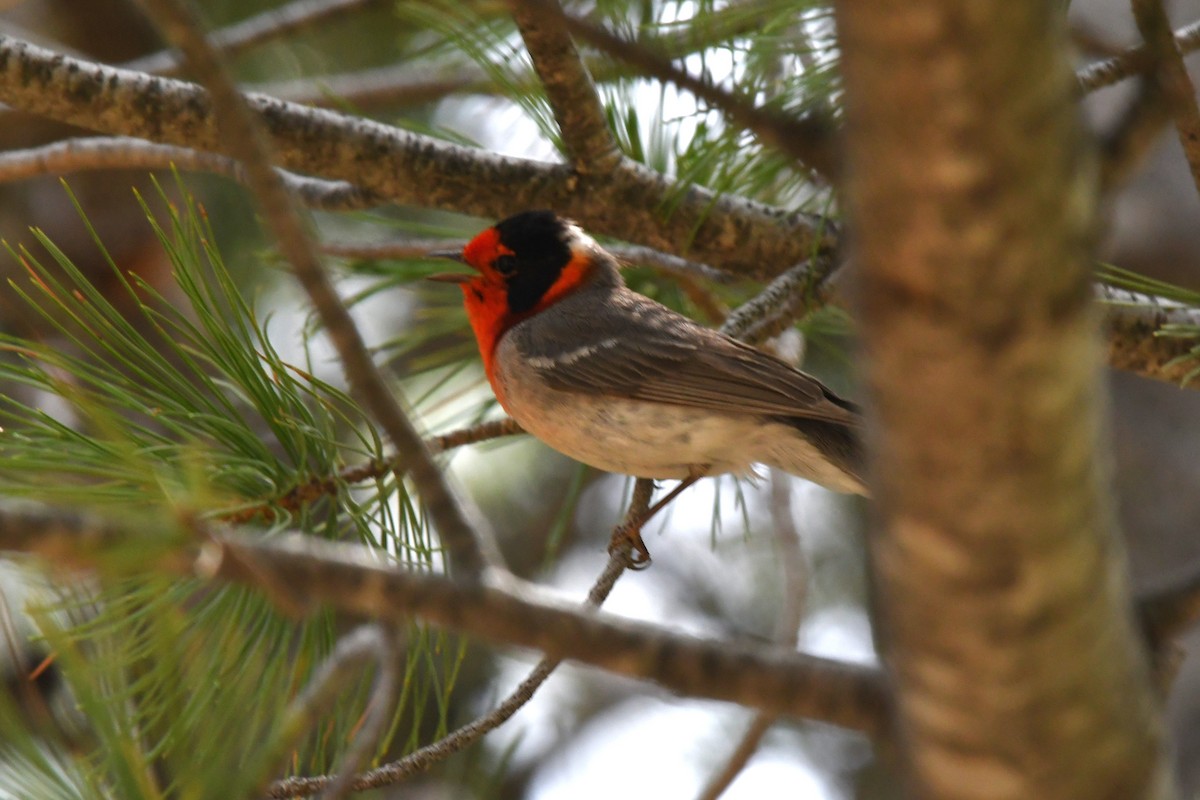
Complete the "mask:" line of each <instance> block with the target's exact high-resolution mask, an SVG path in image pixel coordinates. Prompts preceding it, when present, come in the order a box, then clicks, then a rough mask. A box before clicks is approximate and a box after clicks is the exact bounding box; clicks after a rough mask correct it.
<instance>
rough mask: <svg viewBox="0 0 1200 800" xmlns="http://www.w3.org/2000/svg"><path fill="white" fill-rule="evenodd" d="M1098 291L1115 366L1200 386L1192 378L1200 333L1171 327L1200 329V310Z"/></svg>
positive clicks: (1118, 291)
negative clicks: (1181, 330) (1184, 331)
mask: <svg viewBox="0 0 1200 800" xmlns="http://www.w3.org/2000/svg"><path fill="white" fill-rule="evenodd" d="M1095 291H1096V296H1097V299H1099V300H1100V301H1101V303H1102V306H1101V307H1102V308H1103V310H1104V320H1105V324H1106V327H1107V328H1108V363H1109V366H1112V367H1114V368H1116V369H1123V370H1128V371H1129V372H1134V373H1137V374H1138V375H1143V376H1145V377H1148V378H1154V379H1156V380H1160V381H1167V382H1168V383H1174V384H1176V385H1182V386H1186V387H1189V388H1197V387H1196V385H1195V384H1194V383H1193V382H1192V381H1191V378H1192V374H1193V373H1194V372H1195V370H1196V368H1197V367H1200V359H1197V354H1196V348H1197V346H1200V336H1197V335H1187V334H1186V333H1183V332H1180V331H1172V330H1171V328H1172V327H1173V326H1179V327H1182V328H1188V329H1195V330H1197V331H1200V310H1197V309H1194V308H1190V307H1188V306H1183V305H1179V304H1178V303H1173V302H1171V301H1169V300H1163V299H1162V298H1158V297H1154V296H1152V295H1147V294H1141V293H1139V292H1131V291H1127V290H1125V289H1117V288H1114V287H1112V286H1104V285H1099V286H1097V287H1096V290H1095ZM1185 381H1186V383H1185Z"/></svg>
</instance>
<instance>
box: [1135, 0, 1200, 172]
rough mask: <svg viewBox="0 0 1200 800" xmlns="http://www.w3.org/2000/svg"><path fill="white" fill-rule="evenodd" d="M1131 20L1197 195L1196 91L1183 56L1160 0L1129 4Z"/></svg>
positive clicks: (1199, 117) (1199, 110) (1199, 111)
mask: <svg viewBox="0 0 1200 800" xmlns="http://www.w3.org/2000/svg"><path fill="white" fill-rule="evenodd" d="M1133 17H1134V19H1135V20H1137V26H1138V30H1139V31H1141V34H1142V39H1143V40H1145V43H1146V48H1147V51H1148V52H1149V54H1150V58H1151V61H1152V65H1153V70H1154V76H1153V79H1154V80H1157V81H1158V85H1159V87H1160V88H1161V89H1162V93H1163V99H1164V100H1166V103H1167V107H1168V108H1169V109H1170V111H1171V117H1172V119H1174V121H1175V130H1176V131H1177V132H1178V133H1179V143H1180V144H1181V145H1183V154H1184V156H1185V157H1186V158H1187V162H1188V166H1189V167H1190V168H1191V170H1192V182H1193V183H1194V184H1195V186H1196V191H1197V192H1200V105H1197V103H1196V87H1195V86H1193V85H1192V79H1191V78H1190V77H1189V76H1188V71H1187V67H1186V66H1185V65H1184V63H1183V54H1182V53H1181V52H1180V51H1179V48H1178V47H1177V46H1176V44H1175V37H1174V36H1173V35H1172V33H1171V20H1170V19H1169V18H1168V17H1167V11H1166V9H1165V8H1164V7H1163V4H1162V0H1133Z"/></svg>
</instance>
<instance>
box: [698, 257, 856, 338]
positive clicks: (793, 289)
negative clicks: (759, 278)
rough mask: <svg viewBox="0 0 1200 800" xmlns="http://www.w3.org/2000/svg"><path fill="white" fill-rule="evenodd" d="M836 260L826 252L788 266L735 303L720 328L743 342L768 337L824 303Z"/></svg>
mask: <svg viewBox="0 0 1200 800" xmlns="http://www.w3.org/2000/svg"><path fill="white" fill-rule="evenodd" d="M837 263H838V261H837V258H836V256H834V255H833V254H828V255H822V256H818V257H816V258H814V259H811V260H809V261H805V262H804V263H802V264H798V265H796V266H794V267H792V268H791V269H789V270H787V271H786V272H784V273H783V274H782V275H780V276H779V277H778V278H776V279H775V280H773V281H771V283H769V284H767V286H766V287H765V288H764V289H763V290H762V291H761V292H759V293H758V294H757V295H755V296H754V297H753V298H752V299H750V300H749V301H747V302H745V303H743V304H742V305H741V306H739V307H738V308H737V309H736V310H735V311H734V312H733V313H732V314H730V315H729V318H728V319H727V320H725V324H724V325H723V326H722V327H721V330H722V331H724V332H725V333H728V334H729V335H730V336H733V337H734V338H737V339H742V340H743V341H747V342H761V341H763V340H765V339H769V338H771V337H772V336H774V335H776V334H777V333H779V332H780V331H781V330H783V329H784V328H786V327H788V326H789V325H791V324H792V323H793V322H794V321H795V320H796V319H798V318H800V317H803V316H804V315H806V314H808V313H810V312H811V311H814V310H815V309H817V308H820V307H821V306H823V305H824V304H825V301H826V300H827V299H828V295H829V278H830V276H832V275H833V273H834V270H835V268H836V266H837Z"/></svg>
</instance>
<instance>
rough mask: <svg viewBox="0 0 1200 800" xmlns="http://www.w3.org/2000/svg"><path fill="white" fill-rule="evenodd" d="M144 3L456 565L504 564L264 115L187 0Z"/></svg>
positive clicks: (473, 571)
mask: <svg viewBox="0 0 1200 800" xmlns="http://www.w3.org/2000/svg"><path fill="white" fill-rule="evenodd" d="M142 3H143V5H144V6H146V7H147V8H148V9H150V10H151V11H152V12H153V16H154V17H155V19H156V21H157V22H158V24H159V26H160V27H161V29H162V30H163V32H164V33H165V34H166V36H167V38H169V39H170V40H172V41H174V42H175V43H176V45H178V47H179V49H180V50H181V51H182V53H183V56H184V59H185V61H186V63H187V64H188V66H189V67H191V68H192V69H194V70H195V71H196V73H197V74H198V75H199V76H200V77H201V78H202V79H203V80H204V81H205V82H206V83H207V84H208V86H209V87H210V90H211V99H212V104H213V112H214V114H215V116H216V118H217V120H218V121H219V123H220V134H221V135H222V138H223V139H224V140H225V142H226V143H227V147H228V148H229V151H230V153H231V154H232V155H233V156H234V157H235V158H237V159H238V160H239V161H240V162H241V163H242V165H243V168H244V169H245V170H246V177H247V182H248V183H249V185H250V188H251V189H252V190H253V192H254V195H255V197H256V198H257V200H258V202H259V204H260V206H261V207H262V209H263V213H264V216H265V219H266V222H267V226H268V228H269V229H270V230H271V232H272V233H273V234H274V237H275V240H276V242H277V243H278V245H279V247H280V250H281V251H282V252H283V255H284V257H285V258H286V259H287V260H288V262H289V263H291V265H292V267H293V270H294V272H295V274H296V277H297V278H299V280H300V283H301V285H302V286H303V287H304V290H305V291H306V292H307V293H308V296H309V298H310V299H311V301H312V303H313V306H314V307H315V308H316V311H317V314H318V315H319V316H320V318H321V321H322V323H324V326H325V330H326V332H327V333H328V335H329V338H330V341H331V342H332V343H333V346H334V348H335V349H336V350H337V353H338V356H339V358H340V359H341V361H342V368H343V369H344V371H345V373H346V379H347V381H348V382H349V384H350V388H351V390H352V392H353V393H354V394H355V396H356V398H357V399H358V400H359V401H360V402H362V404H363V405H364V407H365V408H366V409H367V410H368V411H369V412H370V413H371V415H372V416H373V417H374V418H375V420H376V421H378V423H379V424H380V426H381V427H382V428H383V429H384V431H385V432H386V433H387V435H388V438H390V439H391V441H392V445H393V446H394V447H395V448H396V450H397V452H398V453H400V454H401V455H402V456H403V458H404V471H405V472H407V473H408V475H409V476H410V477H411V479H412V481H413V483H414V484H415V485H416V487H417V490H418V491H419V492H420V495H421V501H422V503H423V504H424V506H425V508H426V510H427V511H428V513H429V516H430V518H431V519H432V520H433V522H434V524H435V525H436V527H437V532H438V536H439V538H440V539H441V541H442V544H443V546H444V547H445V549H446V551H447V555H448V557H449V561H450V563H451V564H452V565H453V567H454V568H456V569H461V570H463V571H464V572H465V574H466V575H468V576H472V577H478V576H479V575H480V574H481V573H482V571H483V570H484V569H485V568H486V567H489V566H494V565H497V564H499V563H500V562H499V557H498V555H497V551H496V550H495V545H494V543H492V542H491V541H490V540H488V539H486V538H485V537H484V534H483V533H481V527H480V522H479V521H478V515H475V517H476V519H475V520H470V521H469V520H468V517H467V513H466V511H465V508H466V506H465V504H464V502H463V500H462V499H461V498H459V497H457V496H456V495H455V492H454V491H453V489H451V488H450V486H449V484H448V483H447V482H446V480H445V477H444V476H443V475H442V473H441V470H440V469H438V466H437V464H435V463H434V461H433V458H432V456H431V455H430V454H429V452H428V451H427V450H426V449H425V445H424V444H423V443H422V441H421V437H420V436H419V435H418V434H417V431H416V429H415V428H413V425H412V423H411V422H410V421H409V419H408V416H407V415H406V414H405V412H404V411H403V410H402V409H401V407H400V404H399V402H398V401H397V400H396V397H395V396H394V395H393V390H392V388H391V387H389V386H388V384H387V382H386V381H384V379H383V375H382V373H380V371H379V369H378V368H377V367H376V366H375V362H374V360H373V359H372V358H371V355H370V353H369V352H368V350H367V346H366V343H365V342H363V340H362V336H361V334H359V332H358V328H357V327H356V326H355V324H354V320H353V318H351V316H350V312H349V310H348V309H347V308H346V306H345V305H344V304H343V303H342V300H341V298H340V297H339V296H338V294H337V290H336V289H335V288H334V286H333V283H332V282H331V281H330V280H329V278H328V276H327V275H326V274H325V270H324V268H323V267H322V265H321V261H320V257H319V256H318V255H317V251H316V248H315V247H314V246H313V243H312V240H311V238H310V237H309V235H308V231H307V229H306V226H305V225H304V223H303V222H302V221H301V219H300V214H299V211H298V209H297V208H296V207H295V205H294V203H293V201H292V198H291V196H290V195H289V194H288V192H287V188H286V187H285V186H284V184H283V181H282V180H281V179H280V177H279V174H278V173H277V172H275V170H273V169H272V168H271V165H270V159H269V156H268V150H267V144H266V142H265V140H264V138H263V136H262V133H261V130H260V129H259V126H258V120H257V119H256V118H255V117H254V116H253V115H252V114H251V113H250V111H249V109H248V108H247V107H246V105H245V104H244V102H243V99H242V97H241V95H240V94H238V92H237V89H236V87H235V86H234V84H233V81H232V80H231V79H230V77H229V76H228V74H227V73H226V72H225V69H224V67H223V65H222V64H221V62H220V59H219V57H218V56H217V54H216V52H215V51H213V49H212V48H211V47H210V46H209V45H208V42H207V40H206V39H205V37H204V32H203V31H202V30H201V29H200V27H199V24H198V22H197V20H196V19H195V17H194V15H193V13H192V11H191V8H190V7H189V6H188V5H187V2H186V0H142Z"/></svg>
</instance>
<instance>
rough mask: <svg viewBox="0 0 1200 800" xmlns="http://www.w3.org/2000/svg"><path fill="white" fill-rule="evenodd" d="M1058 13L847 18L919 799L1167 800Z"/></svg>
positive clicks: (881, 475)
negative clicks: (1133, 591)
mask: <svg viewBox="0 0 1200 800" xmlns="http://www.w3.org/2000/svg"><path fill="white" fill-rule="evenodd" d="M1061 6H1062V4H1061V3H1057V2H1040V3H1038V2H1029V3H1012V2H1000V1H998V0H988V1H987V2H984V1H983V0H922V1H921V2H915V1H913V2H897V1H896V0H842V2H840V3H838V24H839V28H840V35H841V44H842V51H843V58H844V69H845V73H844V74H845V85H846V92H847V107H848V110H847V115H848V124H847V126H846V129H847V134H848V157H849V170H850V174H849V176H848V183H847V197H848V200H849V206H850V215H851V219H852V222H853V225H854V235H855V242H856V244H857V250H856V260H857V264H858V284H857V286H858V292H859V302H860V308H861V311H862V330H863V337H864V347H865V350H866V355H867V381H868V385H869V393H870V401H871V402H870V405H871V406H872V414H873V420H872V424H871V430H872V431H873V438H872V439H871V445H872V450H873V456H874V460H873V488H874V492H875V496H876V499H877V501H878V505H877V509H878V517H877V520H876V526H875V532H874V534H873V542H872V557H873V560H874V569H875V578H876V584H877V590H878V597H877V603H878V605H879V610H880V614H879V616H880V620H881V624H882V642H883V646H884V648H885V651H886V652H885V658H886V661H887V664H888V666H889V668H890V670H891V672H892V678H893V680H894V684H895V687H896V691H897V697H898V705H897V714H898V715H899V719H898V725H897V729H898V731H899V732H900V735H901V736H902V737H903V738H902V741H901V742H899V748H898V749H899V752H900V758H901V761H902V767H903V769H904V770H905V771H906V774H907V776H908V777H909V778H910V779H911V782H912V786H913V788H914V789H915V794H916V795H917V796H920V797H922V798H973V799H974V798H988V799H989V800H993V799H997V800H998V799H999V798H1014V799H1016V798H1020V800H1027V799H1028V798H1055V800H1067V799H1068V798H1080V799H1081V800H1082V799H1083V798H1087V799H1088V800H1095V799H1096V798H1112V799H1113V800H1118V798H1119V799H1120V800H1132V799H1133V798H1165V797H1170V796H1172V793H1173V790H1172V788H1171V781H1170V779H1169V777H1168V772H1167V770H1166V767H1165V761H1164V758H1163V754H1162V747H1161V730H1160V727H1161V726H1160V721H1159V709H1158V707H1157V701H1156V699H1155V697H1154V695H1153V692H1152V689H1151V682H1150V677H1149V672H1148V669H1147V664H1146V659H1145V656H1144V653H1143V652H1142V649H1141V645H1140V640H1139V638H1138V636H1137V634H1136V631H1135V628H1134V626H1133V621H1132V615H1131V613H1130V605H1129V589H1128V586H1127V579H1126V570H1125V563H1124V557H1123V553H1122V551H1121V548H1120V545H1119V542H1118V539H1117V537H1116V535H1115V525H1114V518H1113V511H1112V508H1111V503H1110V501H1109V497H1110V495H1111V493H1110V491H1109V489H1108V475H1107V470H1106V464H1105V455H1104V450H1103V448H1102V447H1100V445H1099V442H1100V440H1101V437H1100V435H1099V434H1100V433H1101V431H1102V425H1101V419H1102V411H1103V409H1104V402H1103V394H1102V389H1101V384H1100V381H1099V378H1100V373H1099V367H1100V351H1099V348H1098V340H1097V333H1098V330H1097V324H1096V316H1095V314H1094V313H1093V310H1092V306H1091V295H1090V293H1089V278H1090V271H1089V245H1090V239H1091V232H1092V226H1093V224H1094V217H1093V208H1094V204H1095V196H1096V190H1095V188H1094V179H1093V172H1094V170H1093V162H1092V153H1091V146H1090V142H1089V141H1088V140H1087V138H1086V136H1085V133H1084V130H1083V127H1082V124H1081V121H1080V119H1079V114H1078V109H1077V107H1076V105H1075V103H1074V102H1073V98H1072V91H1073V77H1072V73H1071V71H1070V69H1069V68H1068V64H1067V61H1066V58H1065V53H1066V50H1065V41H1066V39H1065V11H1064V10H1063V9H1062V7H1061Z"/></svg>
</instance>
